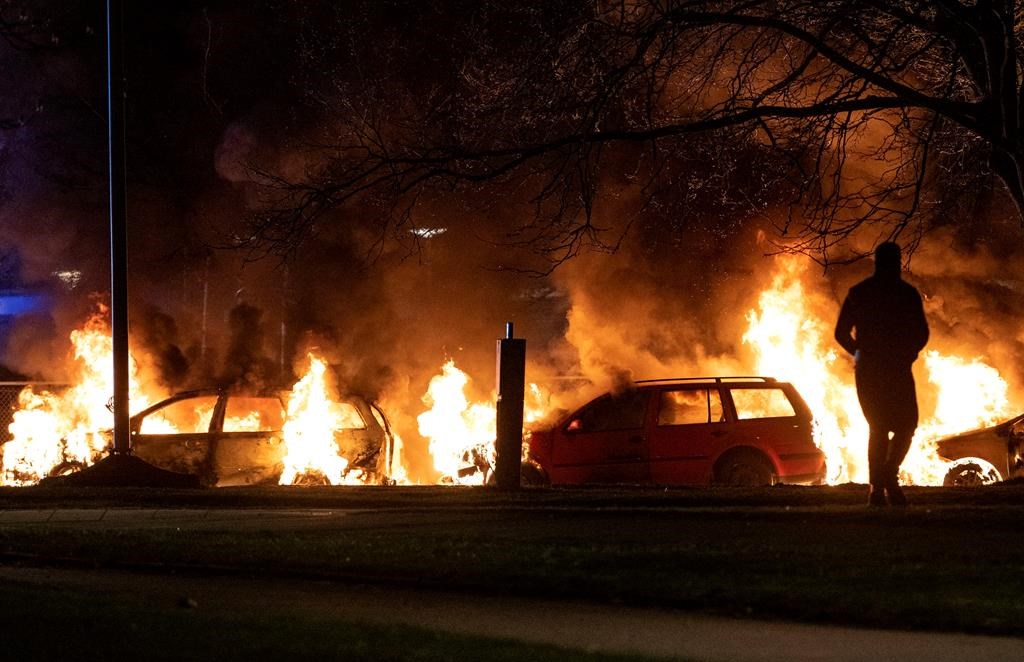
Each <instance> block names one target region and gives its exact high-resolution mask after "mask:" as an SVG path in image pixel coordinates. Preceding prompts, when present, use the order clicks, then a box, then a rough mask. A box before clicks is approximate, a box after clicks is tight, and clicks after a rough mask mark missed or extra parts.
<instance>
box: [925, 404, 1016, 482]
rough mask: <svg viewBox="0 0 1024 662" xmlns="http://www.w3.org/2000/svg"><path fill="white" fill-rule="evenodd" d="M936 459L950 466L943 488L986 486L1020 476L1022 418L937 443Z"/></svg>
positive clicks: (954, 436)
mask: <svg viewBox="0 0 1024 662" xmlns="http://www.w3.org/2000/svg"><path fill="white" fill-rule="evenodd" d="M936 447H937V450H938V453H939V456H940V457H942V458H943V459H945V460H949V461H951V462H953V465H952V466H951V467H950V468H949V471H947V472H946V476H945V478H944V479H943V481H942V484H943V485H986V484H990V483H995V482H998V481H1001V480H1008V479H1010V478H1015V477H1019V476H1024V414H1021V415H1020V416H1017V417H1015V418H1011V419H1010V420H1008V421H1004V422H1002V423H1000V424H999V425H993V426H991V427H987V428H981V429H979V430H972V431H970V432H964V433H961V434H957V435H953V436H951V437H946V438H944V439H940V440H938V441H937V442H936Z"/></svg>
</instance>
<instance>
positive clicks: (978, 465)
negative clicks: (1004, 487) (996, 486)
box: [942, 458, 1002, 487]
mask: <svg viewBox="0 0 1024 662" xmlns="http://www.w3.org/2000/svg"><path fill="white" fill-rule="evenodd" d="M1001 480H1002V476H1000V475H999V471H998V470H997V469H996V468H995V467H994V466H992V465H991V464H990V463H988V462H986V461H985V460H981V459H978V458H964V459H962V460H958V461H956V462H955V463H954V464H953V466H952V467H951V468H950V470H949V471H947V472H946V477H945V478H943V479H942V484H943V485H944V486H946V487H976V486H978V485H991V484H993V483H998V482H999V481H1001Z"/></svg>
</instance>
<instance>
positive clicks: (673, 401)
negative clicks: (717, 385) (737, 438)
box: [658, 388, 725, 425]
mask: <svg viewBox="0 0 1024 662" xmlns="http://www.w3.org/2000/svg"><path fill="white" fill-rule="evenodd" d="M723 420H725V414H724V412H723V410H722V396H721V395H720V394H719V393H718V389H713V390H712V389H707V388H701V389H679V390H673V391H662V393H661V403H660V405H659V407H658V425H696V424H700V423H719V422H721V421H723Z"/></svg>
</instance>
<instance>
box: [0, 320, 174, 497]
mask: <svg viewBox="0 0 1024 662" xmlns="http://www.w3.org/2000/svg"><path fill="white" fill-rule="evenodd" d="M106 314H107V308H106V307H104V306H100V309H99V310H98V311H97V312H96V313H95V314H94V315H93V316H92V317H90V318H89V320H88V321H86V323H85V325H84V326H83V327H82V328H81V329H77V330H75V331H72V332H71V343H72V346H73V348H74V353H73V357H72V364H73V374H74V377H75V383H74V384H73V385H72V386H70V387H69V388H68V389H67V390H65V391H62V392H59V393H55V392H51V391H41V392H36V391H35V390H34V389H33V388H32V387H26V388H25V389H24V390H22V392H21V393H20V394H19V396H18V405H19V407H18V410H17V411H15V412H14V418H13V423H11V425H10V428H9V432H10V434H11V436H12V439H11V440H10V441H8V442H7V443H6V444H4V446H3V461H2V474H0V484H3V485H28V484H32V483H36V482H38V481H39V480H40V479H41V478H44V477H45V476H47V475H48V474H49V473H50V471H51V470H52V469H53V468H54V467H57V466H59V465H61V464H62V463H73V464H76V465H78V466H82V465H87V464H91V463H92V462H94V461H95V460H97V459H99V457H100V456H101V455H102V453H103V452H104V450H105V449H106V448H107V446H108V444H109V439H110V438H109V435H107V434H104V433H103V431H104V430H109V429H110V428H112V427H113V424H114V419H113V415H112V414H111V413H110V410H109V409H107V402H108V400H109V398H110V394H111V393H113V391H114V388H113V385H114V379H113V361H112V356H113V343H112V340H111V336H110V328H109V326H108V324H107V322H106ZM146 390H147V392H149V393H152V394H159V389H157V388H155V387H150V388H148V389H146ZM156 397H162V395H157V396H156ZM129 398H130V399H131V403H132V406H134V407H135V408H137V409H141V408H144V407H147V406H149V404H150V403H151V400H150V398H149V397H147V396H146V395H145V394H144V393H143V389H142V386H141V384H140V381H139V377H138V366H137V364H136V362H135V360H134V358H132V357H129ZM154 401H155V400H154Z"/></svg>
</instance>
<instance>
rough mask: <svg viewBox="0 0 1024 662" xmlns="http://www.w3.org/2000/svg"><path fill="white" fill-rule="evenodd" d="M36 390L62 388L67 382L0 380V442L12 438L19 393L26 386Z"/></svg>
mask: <svg viewBox="0 0 1024 662" xmlns="http://www.w3.org/2000/svg"><path fill="white" fill-rule="evenodd" d="M26 386H31V387H32V388H33V389H35V390H42V389H46V390H60V389H63V388H66V387H67V384H60V383H56V382H0V443H3V442H6V441H9V440H10V438H11V433H10V430H9V428H10V425H11V423H12V422H13V421H14V412H16V411H17V410H18V395H19V394H20V393H21V391H22V390H23V389H24V388H25V387H26Z"/></svg>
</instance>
